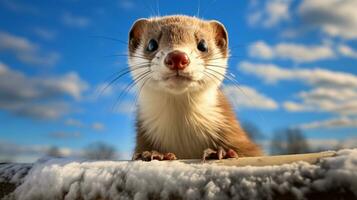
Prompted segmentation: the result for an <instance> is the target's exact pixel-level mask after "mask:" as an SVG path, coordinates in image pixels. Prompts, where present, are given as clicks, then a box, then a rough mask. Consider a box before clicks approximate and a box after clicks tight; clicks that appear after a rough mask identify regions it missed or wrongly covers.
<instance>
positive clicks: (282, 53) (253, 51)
mask: <svg viewBox="0 0 357 200" xmlns="http://www.w3.org/2000/svg"><path fill="white" fill-rule="evenodd" d="M248 53H249V56H251V57H254V58H259V59H264V60H272V59H282V60H292V61H294V62H298V63H303V62H313V61H318V60H324V59H331V58H334V57H335V52H334V50H333V49H332V47H331V46H329V45H303V44H296V43H284V42H282V43H278V44H276V45H268V44H266V43H265V42H264V41H256V42H254V43H253V44H252V45H250V46H249V49H248Z"/></svg>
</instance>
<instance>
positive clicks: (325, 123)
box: [299, 117, 357, 129]
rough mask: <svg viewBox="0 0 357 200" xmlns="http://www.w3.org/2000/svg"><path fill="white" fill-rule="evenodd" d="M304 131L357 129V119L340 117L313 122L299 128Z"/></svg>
mask: <svg viewBox="0 0 357 200" xmlns="http://www.w3.org/2000/svg"><path fill="white" fill-rule="evenodd" d="M299 127H300V128H302V129H318V128H324V129H333V128H357V118H348V117H340V118H334V119H328V120H322V121H313V122H309V123H305V124H301V125H300V126H299Z"/></svg>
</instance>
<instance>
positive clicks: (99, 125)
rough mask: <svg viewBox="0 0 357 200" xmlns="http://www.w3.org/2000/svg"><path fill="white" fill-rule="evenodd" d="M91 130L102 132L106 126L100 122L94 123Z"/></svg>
mask: <svg viewBox="0 0 357 200" xmlns="http://www.w3.org/2000/svg"><path fill="white" fill-rule="evenodd" d="M91 128H92V129H93V130H96V131H102V130H104V129H105V126H104V124H102V123H100V122H94V123H93V124H92V125H91Z"/></svg>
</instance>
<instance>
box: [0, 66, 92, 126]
mask: <svg viewBox="0 0 357 200" xmlns="http://www.w3.org/2000/svg"><path fill="white" fill-rule="evenodd" d="M87 88H88V84H87V83H86V82H85V81H83V80H82V79H81V78H80V77H79V76H78V74H77V73H75V72H70V73H67V74H64V75H60V76H58V75H57V76H52V77H40V76H33V77H31V76H27V75H25V74H24V73H22V72H20V71H16V70H12V69H11V68H9V67H8V66H6V65H5V64H3V63H1V62H0V109H3V110H6V111H9V112H10V113H13V114H18V115H24V116H28V117H34V118H50V119H53V118H57V117H59V116H61V115H63V114H65V113H66V112H68V111H69V106H68V105H67V104H66V103H64V102H63V101H61V99H63V98H64V97H66V96H67V97H71V98H73V99H75V100H80V99H81V97H82V93H83V92H84V91H85V90H86V89H87Z"/></svg>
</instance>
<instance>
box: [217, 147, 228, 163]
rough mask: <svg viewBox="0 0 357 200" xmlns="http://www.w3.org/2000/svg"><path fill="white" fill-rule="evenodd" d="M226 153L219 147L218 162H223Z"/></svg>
mask: <svg viewBox="0 0 357 200" xmlns="http://www.w3.org/2000/svg"><path fill="white" fill-rule="evenodd" d="M226 154H227V153H226V151H225V150H224V149H223V148H222V147H218V152H217V157H218V160H222V159H223V158H225V157H226Z"/></svg>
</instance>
